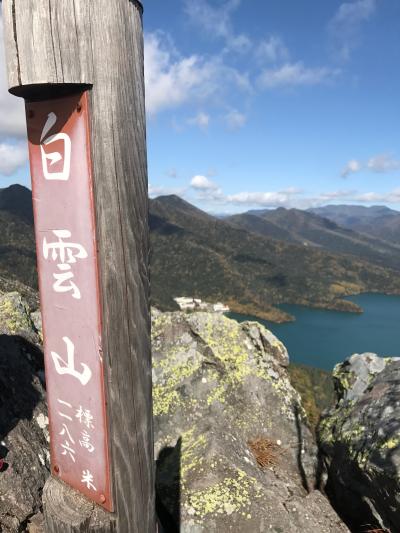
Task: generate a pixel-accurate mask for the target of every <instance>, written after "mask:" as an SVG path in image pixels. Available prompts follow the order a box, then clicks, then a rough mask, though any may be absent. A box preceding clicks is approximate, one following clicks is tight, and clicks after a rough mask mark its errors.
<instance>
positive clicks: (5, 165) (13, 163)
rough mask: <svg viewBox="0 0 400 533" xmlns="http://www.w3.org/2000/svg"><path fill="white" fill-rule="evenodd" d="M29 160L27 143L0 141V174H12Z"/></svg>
mask: <svg viewBox="0 0 400 533" xmlns="http://www.w3.org/2000/svg"><path fill="white" fill-rule="evenodd" d="M27 161H28V150H27V146H26V144H25V143H21V142H19V143H17V144H9V143H0V174H3V175H4V176H11V175H12V174H14V172H16V171H17V170H18V169H19V168H21V167H23V166H24V165H25V164H26V162H27Z"/></svg>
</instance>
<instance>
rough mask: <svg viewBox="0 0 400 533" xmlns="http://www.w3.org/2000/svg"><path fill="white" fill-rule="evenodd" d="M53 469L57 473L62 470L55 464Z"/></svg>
mask: <svg viewBox="0 0 400 533" xmlns="http://www.w3.org/2000/svg"><path fill="white" fill-rule="evenodd" d="M53 470H54V472H55V473H56V474H58V473H59V472H60V467H59V466H57V465H54V466H53Z"/></svg>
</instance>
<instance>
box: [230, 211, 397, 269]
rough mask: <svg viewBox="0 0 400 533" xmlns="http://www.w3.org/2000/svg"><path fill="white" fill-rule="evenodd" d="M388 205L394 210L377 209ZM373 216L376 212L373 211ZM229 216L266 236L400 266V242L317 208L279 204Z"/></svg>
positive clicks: (237, 222)
mask: <svg viewBox="0 0 400 533" xmlns="http://www.w3.org/2000/svg"><path fill="white" fill-rule="evenodd" d="M328 207H330V206H328ZM332 207H336V206H332ZM345 207H347V206H345ZM362 209H365V208H362ZM386 209H387V210H388V211H389V212H392V210H390V209H388V208H382V209H381V208H377V209H376V210H375V211H374V212H375V213H376V216H378V213H380V212H384V211H385V210H386ZM319 212H320V213H324V212H325V211H324V210H322V211H319ZM361 212H363V211H361ZM392 213H396V212H392ZM369 216H374V215H373V214H372V212H370V215H369ZM389 216H395V215H389ZM227 220H228V221H230V222H231V223H233V224H236V225H237V226H239V227H243V228H245V229H247V230H248V231H253V232H255V233H258V234H260V235H263V236H265V237H271V238H275V239H281V240H285V241H287V242H292V243H300V244H303V245H306V246H312V247H317V248H321V249H325V250H328V251H331V252H334V253H340V254H351V255H353V256H356V257H359V258H362V259H365V260H367V261H370V262H372V263H374V264H377V265H381V266H390V267H391V268H394V269H396V270H400V246H399V245H396V244H392V243H389V242H384V241H383V240H382V239H379V238H377V237H374V236H371V235H366V234H363V233H359V232H357V231H355V230H352V229H350V228H346V227H342V226H340V225H339V224H338V223H336V221H334V220H332V219H329V218H327V217H324V216H323V215H322V214H321V215H318V214H317V213H316V210H312V211H310V210H308V211H302V210H300V209H285V208H283V207H279V208H278V209H270V210H259V211H254V210H253V211H249V212H247V213H244V214H242V215H234V216H232V217H230V218H228V219H227Z"/></svg>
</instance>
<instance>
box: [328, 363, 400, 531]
mask: <svg viewBox="0 0 400 533" xmlns="http://www.w3.org/2000/svg"><path fill="white" fill-rule="evenodd" d="M334 378H335V382H336V393H337V405H336V407H335V408H334V409H332V410H331V411H330V412H329V413H327V414H326V415H325V416H324V418H323V420H322V421H321V424H320V428H319V439H320V446H321V450H322V452H323V455H324V461H325V465H326V468H327V476H328V477H327V482H326V491H327V493H328V494H329V496H330V498H331V501H332V502H333V504H334V506H335V507H336V509H337V511H338V512H339V513H340V514H341V516H342V517H343V518H344V519H345V520H346V522H347V523H348V524H349V525H350V526H351V528H352V529H354V531H366V530H375V529H376V530H378V528H379V531H388V532H392V533H394V532H398V531H400V359H399V358H386V359H383V358H380V357H378V356H377V355H375V354H371V353H365V354H361V355H360V354H355V355H353V356H351V357H350V358H349V359H348V360H346V361H345V362H344V363H341V364H339V365H337V366H336V367H335V370H334Z"/></svg>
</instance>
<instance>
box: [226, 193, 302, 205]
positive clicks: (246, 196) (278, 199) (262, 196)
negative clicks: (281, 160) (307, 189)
mask: <svg viewBox="0 0 400 533" xmlns="http://www.w3.org/2000/svg"><path fill="white" fill-rule="evenodd" d="M298 194H299V190H298V189H295V188H290V189H286V190H283V191H276V192H239V193H237V194H230V195H228V196H226V202H227V203H230V204H236V205H238V204H244V205H251V206H259V207H279V206H288V205H290V204H291V202H292V200H293V197H294V196H297V195H298Z"/></svg>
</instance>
